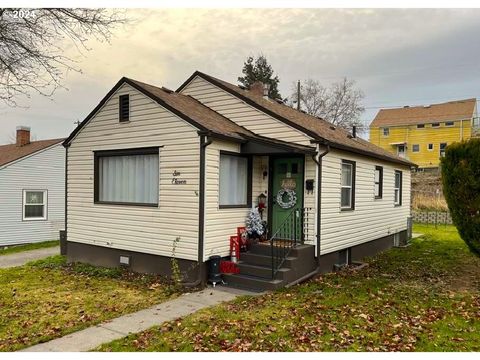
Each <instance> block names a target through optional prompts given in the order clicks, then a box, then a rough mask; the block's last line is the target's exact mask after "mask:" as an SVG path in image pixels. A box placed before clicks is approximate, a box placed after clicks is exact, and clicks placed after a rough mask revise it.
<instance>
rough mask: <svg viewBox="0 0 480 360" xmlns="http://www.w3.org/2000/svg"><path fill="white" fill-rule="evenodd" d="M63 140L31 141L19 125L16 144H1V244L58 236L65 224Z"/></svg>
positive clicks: (25, 242) (51, 238)
mask: <svg viewBox="0 0 480 360" xmlns="http://www.w3.org/2000/svg"><path fill="white" fill-rule="evenodd" d="M63 140H64V139H53V140H40V141H30V128H28V127H23V126H20V127H17V133H16V143H15V144H11V145H2V146H0V203H1V205H2V209H1V210H0V230H1V231H0V247H3V246H10V245H18V244H27V243H34V242H41V241H48V240H56V239H58V238H59V230H60V229H63V228H64V223H65V149H64V148H63V146H62V141H63Z"/></svg>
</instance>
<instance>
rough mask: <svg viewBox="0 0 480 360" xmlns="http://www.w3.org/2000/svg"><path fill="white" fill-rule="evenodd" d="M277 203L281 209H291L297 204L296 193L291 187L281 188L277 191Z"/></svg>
mask: <svg viewBox="0 0 480 360" xmlns="http://www.w3.org/2000/svg"><path fill="white" fill-rule="evenodd" d="M277 204H278V205H279V206H280V207H281V208H282V209H291V208H293V207H294V206H295V205H296V204H297V194H296V193H295V191H294V190H291V189H281V190H279V191H278V193H277Z"/></svg>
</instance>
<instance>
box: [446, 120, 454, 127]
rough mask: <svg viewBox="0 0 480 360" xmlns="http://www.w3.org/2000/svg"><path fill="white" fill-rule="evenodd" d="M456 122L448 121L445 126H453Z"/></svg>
mask: <svg viewBox="0 0 480 360" xmlns="http://www.w3.org/2000/svg"><path fill="white" fill-rule="evenodd" d="M453 125H455V123H454V122H453V121H446V122H445V126H453Z"/></svg>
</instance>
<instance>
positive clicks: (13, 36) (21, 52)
mask: <svg viewBox="0 0 480 360" xmlns="http://www.w3.org/2000/svg"><path fill="white" fill-rule="evenodd" d="M125 22H126V19H125V17H124V15H123V12H120V11H117V10H107V9H0V100H2V101H4V102H5V103H6V104H7V105H9V106H15V105H17V101H16V99H17V98H18V97H20V96H26V97H30V95H31V93H32V92H36V93H39V94H41V95H44V96H51V95H52V94H53V93H54V92H55V90H56V89H57V88H58V87H59V86H61V82H62V79H63V75H64V73H65V72H67V71H69V70H74V71H80V70H79V69H78V68H77V67H76V64H75V61H74V60H73V59H71V58H69V57H68V56H66V55H65V50H66V49H65V47H66V46H68V45H73V46H74V47H75V48H76V50H78V51H79V52H80V53H82V51H83V50H85V51H87V50H89V49H88V47H87V44H86V43H87V40H88V39H90V38H92V37H93V38H95V39H97V40H99V41H109V40H110V38H111V36H112V32H111V30H112V28H113V27H114V26H116V25H119V24H123V23H125ZM69 43H70V44H69Z"/></svg>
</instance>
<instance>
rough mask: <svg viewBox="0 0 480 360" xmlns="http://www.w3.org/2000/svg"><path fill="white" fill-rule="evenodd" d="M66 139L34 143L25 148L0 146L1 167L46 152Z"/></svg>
mask: <svg viewBox="0 0 480 360" xmlns="http://www.w3.org/2000/svg"><path fill="white" fill-rule="evenodd" d="M63 140H64V139H50V140H39V141H32V142H30V143H29V144H27V145H24V146H17V145H16V144H9V145H1V146H0V166H3V165H6V164H8V163H11V162H12V161H15V160H19V159H21V158H23V157H25V156H28V155H32V154H34V153H36V152H37V151H40V150H44V149H46V148H48V147H50V146H52V145H55V144H58V143H60V142H62V141H63Z"/></svg>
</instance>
